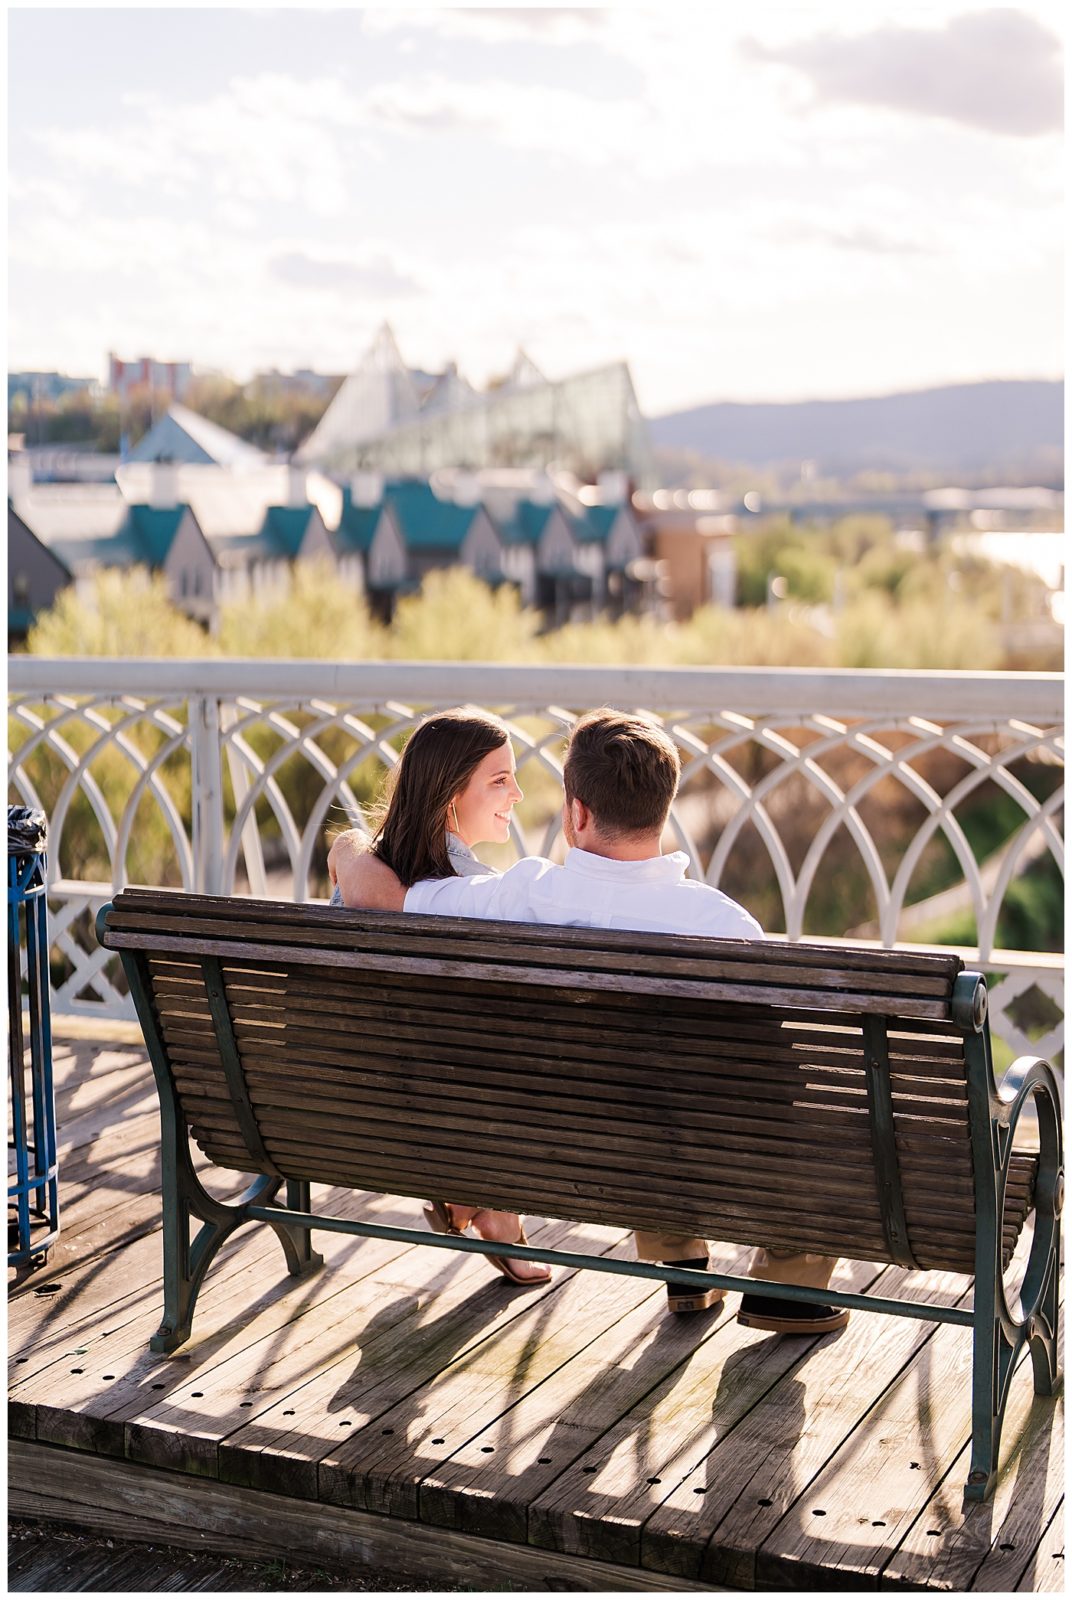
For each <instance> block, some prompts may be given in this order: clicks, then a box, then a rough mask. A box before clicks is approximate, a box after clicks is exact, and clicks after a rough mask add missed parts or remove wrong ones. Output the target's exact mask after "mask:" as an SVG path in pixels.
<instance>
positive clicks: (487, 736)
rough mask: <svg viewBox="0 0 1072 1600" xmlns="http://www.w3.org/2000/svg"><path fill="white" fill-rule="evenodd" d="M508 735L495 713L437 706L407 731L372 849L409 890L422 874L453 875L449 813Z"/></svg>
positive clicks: (507, 739) (388, 788) (432, 875)
mask: <svg viewBox="0 0 1072 1600" xmlns="http://www.w3.org/2000/svg"><path fill="white" fill-rule="evenodd" d="M509 740H510V734H509V730H508V729H507V727H506V725H505V724H504V723H502V722H500V721H499V719H498V717H492V716H489V715H488V714H487V713H485V712H479V711H461V710H458V711H439V712H436V714H435V715H434V716H431V717H426V718H425V720H424V721H423V722H422V723H420V724H419V725H418V727H417V728H416V729H415V731H414V732H413V733H412V734H411V736H410V739H409V742H408V744H407V745H406V748H405V749H404V750H403V752H402V755H401V757H400V758H399V761H398V764H397V765H396V766H395V767H394V768H393V770H392V772H391V775H390V777H389V779H388V787H387V798H386V802H385V807H384V810H383V812H382V814H381V817H380V819H379V822H378V826H376V827H375V830H374V833H373V850H374V851H375V853H376V855H378V856H379V858H380V860H381V861H385V862H386V863H387V865H388V866H389V867H390V868H391V870H392V871H393V872H395V873H397V875H398V878H399V880H400V881H401V882H402V883H403V884H404V885H405V887H406V888H407V889H408V888H409V887H410V886H411V885H412V884H414V883H419V882H420V880H421V879H422V878H452V877H455V876H456V874H455V871H454V868H453V867H452V866H451V863H450V857H449V856H448V854H447V827H448V819H447V812H448V810H449V809H450V803H451V801H452V800H453V799H454V796H455V795H456V794H457V793H458V792H459V790H461V789H464V788H465V786H466V784H467V783H468V782H469V779H470V778H471V777H472V775H473V773H474V772H475V771H476V769H477V767H478V766H479V765H480V763H481V762H482V761H483V759H484V757H485V756H487V755H490V754H491V752H492V751H493V750H500V749H501V748H502V746H503V745H504V744H508V743H509Z"/></svg>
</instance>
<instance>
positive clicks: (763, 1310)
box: [737, 1294, 849, 1333]
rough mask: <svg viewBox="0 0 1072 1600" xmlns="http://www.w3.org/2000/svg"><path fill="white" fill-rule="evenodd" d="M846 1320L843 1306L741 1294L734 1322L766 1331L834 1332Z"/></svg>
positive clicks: (847, 1317)
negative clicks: (815, 1304) (816, 1304)
mask: <svg viewBox="0 0 1072 1600" xmlns="http://www.w3.org/2000/svg"><path fill="white" fill-rule="evenodd" d="M848 1320H849V1312H848V1308H847V1307H844V1306H813V1305H809V1304H808V1302H807V1301H806V1300H778V1299H776V1298H775V1296H774V1295H765V1294H743V1295H742V1296H741V1308H740V1310H739V1311H738V1313H737V1321H738V1322H739V1323H740V1324H741V1326H742V1327H744V1328H759V1329H761V1330H762V1331H763V1332H765V1333H833V1332H834V1331H835V1329H837V1328H843V1327H844V1326H845V1324H846V1322H848Z"/></svg>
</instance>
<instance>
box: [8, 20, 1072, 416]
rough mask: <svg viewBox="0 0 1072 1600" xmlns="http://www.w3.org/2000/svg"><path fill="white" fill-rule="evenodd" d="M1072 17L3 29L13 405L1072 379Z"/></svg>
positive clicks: (650, 405)
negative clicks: (367, 356) (1065, 200)
mask: <svg viewBox="0 0 1072 1600" xmlns="http://www.w3.org/2000/svg"><path fill="white" fill-rule="evenodd" d="M1060 16H1061V11H1060V9H1059V8H1058V6H1057V5H1056V4H1052V3H1051V0H1029V3H1025V4H1023V5H1021V6H1019V7H1015V8H1012V7H1005V8H1001V9H990V10H985V9H982V8H980V7H972V6H971V5H970V4H964V3H961V4H953V3H949V0H928V3H926V4H919V3H917V4H908V5H899V6H896V7H894V6H893V5H887V4H884V3H880V0H874V3H868V4H867V5H865V6H860V5H859V4H856V5H849V4H846V3H845V0H828V3H815V4H811V5H808V6H804V7H802V6H789V5H773V4H772V5H762V6H755V5H753V4H748V5H745V4H743V3H741V4H737V5H726V6H721V7H717V8H715V7H709V8H704V9H701V8H697V7H692V6H666V7H662V8H660V9H659V10H658V11H655V10H649V9H646V8H645V9H640V8H632V7H630V8H624V7H611V8H606V9H599V8H584V7H575V8H569V7H530V8H526V9H523V10H510V9H508V8H503V7H479V8H478V7H468V8H447V7H438V8H425V9H423V10H419V11H399V10H395V9H393V8H392V9H390V10H377V9H372V10H365V11H362V12H357V11H352V10H348V9H347V10H329V9H320V10H299V9H290V10H283V11H275V10H268V9H265V8H261V7H251V8H248V9H246V10H238V9H214V8H204V9H192V8H191V9H186V10H156V9H153V10H149V9H142V8H128V9H110V10H97V9H78V10H73V9H51V8H50V9H45V8H34V9H32V10H31V9H30V8H15V9H12V10H11V12H10V22H9V62H10V67H9V79H10V82H9V125H10V137H9V165H10V171H9V319H8V320H9V367H10V368H11V369H15V370H58V371H65V372H70V373H73V374H79V375H87V376H88V375H93V376H95V377H100V378H103V376H104V372H105V367H106V359H107V352H108V350H114V351H116V352H117V353H118V354H120V355H121V356H124V357H126V358H128V359H131V358H135V357H138V356H141V355H143V354H147V355H152V356H154V357H156V358H157V359H160V360H164V361H167V360H191V361H193V362H194V363H195V365H197V366H201V367H207V368H217V369H220V370H223V371H226V372H229V373H231V374H232V375H234V376H235V377H237V378H239V379H245V378H248V377H250V376H251V375H252V374H253V372H254V371H256V370H263V369H267V368H271V367H277V368H280V369H282V370H285V371H289V370H294V369H296V368H314V369H317V370H319V371H322V372H335V373H343V372H349V371H350V370H352V369H353V367H354V366H355V365H356V363H357V361H358V359H359V357H360V356H361V355H362V353H363V352H364V350H365V348H366V347H367V345H368V344H369V343H370V341H371V340H372V338H373V336H374V334H375V331H376V329H377V327H378V326H379V325H380V323H382V322H383V321H384V320H389V321H390V323H391V325H392V327H393V328H394V330H395V333H396V334H397V337H398V341H399V345H400V347H401V349H402V352H403V354H404V356H405V358H406V360H407V361H408V362H410V363H411V364H412V365H414V366H419V367H423V368H426V369H428V370H438V369H441V368H442V367H444V366H445V365H446V364H447V363H448V362H449V361H451V360H455V361H457V363H458V364H459V367H460V368H461V370H462V371H463V372H464V373H465V375H466V376H468V377H469V378H470V379H472V380H473V381H474V382H476V383H478V384H481V385H482V384H484V383H486V382H487V381H488V380H489V379H490V378H493V377H495V376H496V375H497V374H501V373H502V372H504V371H505V370H506V369H507V368H508V367H509V365H510V363H511V361H512V358H513V355H514V352H515V350H516V348H517V346H518V345H523V346H524V347H525V349H526V350H527V351H528V352H529V354H530V355H531V357H532V358H533V359H534V360H535V361H536V363H537V364H538V365H539V366H540V368H541V369H542V370H543V371H545V372H546V373H547V375H548V376H549V377H551V378H560V377H563V376H565V375H566V374H568V373H573V372H578V371H582V370H585V369H587V368H593V367H597V366H600V365H602V364H604V363H605V362H609V361H614V360H622V359H624V360H627V361H629V363H630V365H631V368H632V371H633V376H634V380H635V383H636V388H637V393H638V397H639V400H640V403H641V406H642V408H643V410H644V411H645V412H646V413H647V414H648V415H652V416H655V415H659V414H662V413H665V412H668V411H673V410H677V409H684V408H686V407H689V406H692V405H696V404H701V403H703V402H707V401H716V400H774V401H777V400H798V399H813V398H832V397H845V396H856V395H861V396H862V395H877V394H884V393H890V392H895V391H900V390H909V389H917V388H925V387H931V386H935V385H941V384H945V383H956V382H971V381H976V380H981V379H988V378H1003V377H1005V378H1023V377H1041V378H1055V377H1059V376H1060V375H1061V361H1062V348H1063V347H1062V333H1061V316H1062V289H1063V258H1062V247H1063V238H1062V221H1063V219H1062V208H1061V202H1062V178H1063V173H1062V136H1061V115H1062V84H1063V79H1062V66H1061V37H1062V31H1063V30H1062V27H1061V22H1060V20H1059V19H1060Z"/></svg>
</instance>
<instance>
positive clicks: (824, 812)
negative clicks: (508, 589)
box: [9, 656, 1063, 1057]
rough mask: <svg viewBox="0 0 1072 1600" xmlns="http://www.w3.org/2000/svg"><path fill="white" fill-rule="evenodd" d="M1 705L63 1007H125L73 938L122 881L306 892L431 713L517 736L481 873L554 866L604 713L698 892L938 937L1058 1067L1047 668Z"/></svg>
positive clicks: (759, 910) (251, 667)
mask: <svg viewBox="0 0 1072 1600" xmlns="http://www.w3.org/2000/svg"><path fill="white" fill-rule="evenodd" d="M9 690H10V696H9V698H10V704H9V728H10V740H11V749H12V755H11V766H10V784H11V790H12V796H11V797H12V799H16V800H20V801H22V802H23V803H26V804H30V805H36V806H40V807H41V809H42V810H44V811H45V812H46V814H47V815H48V817H49V823H50V832H49V865H50V874H51V885H52V894H51V901H50V904H51V927H52V933H53V940H54V944H53V956H54V963H53V965H54V983H55V993H54V1000H53V1004H54V1006H55V1007H56V1008H58V1009H59V1010H61V1011H62V1010H67V1011H83V1012H90V1013H92V1014H95V1015H99V1016H100V1015H107V1016H120V1015H129V1014H131V1011H130V1008H129V1004H128V1002H127V1000H126V998H125V996H124V995H123V993H122V992H121V989H122V984H121V978H120V974H119V970H118V967H117V966H116V965H115V964H114V958H112V960H106V959H105V955H104V952H102V951H100V950H99V949H98V948H97V946H96V941H95V939H94V938H93V935H92V931H91V923H92V916H93V914H94V912H95V910H96V908H97V907H98V906H99V905H100V904H101V903H102V902H103V901H105V900H106V899H108V898H109V897H110V895H111V894H112V892H113V891H114V890H115V889H117V888H119V887H120V886H121V885H122V884H124V883H130V882H151V883H165V884H174V885H176V886H181V887H184V888H190V889H199V890H202V891H204V892H208V893H240V894H257V895H270V896H275V897H279V898H292V897H293V898H299V899H305V898H316V897H320V896H326V893H327V885H326V878H325V875H324V859H325V855H326V849H327V842H328V832H329V829H330V828H332V827H334V826H336V825H345V824H346V822H347V821H352V822H354V823H355V824H357V825H358V826H361V825H362V824H363V821H364V818H365V814H366V808H367V806H368V804H369V802H370V800H371V799H372V798H373V796H374V795H375V793H376V792H377V790H378V788H379V787H380V784H381V781H382V778H383V776H384V774H385V772H386V770H387V769H388V768H389V767H390V765H391V764H392V763H393V762H394V761H395V760H396V759H397V755H398V752H399V750H400V748H401V746H402V744H403V743H404V740H405V738H406V736H407V734H408V733H409V731H410V730H411V729H412V727H413V726H414V724H415V722H416V721H417V720H418V719H419V717H420V716H421V715H423V714H424V713H425V712H426V711H428V710H431V709H435V708H437V707H444V706H449V705H458V704H473V705H483V706H487V707H492V708H494V709H495V710H497V711H498V712H499V713H500V714H501V715H503V716H505V717H506V719H507V720H508V722H509V723H510V726H511V730H512V733H513V738H514V744H515V750H516V753H517V759H518V772H519V778H520V782H521V784H522V787H523V788H526V789H527V790H528V791H529V793H528V795H527V798H526V800H525V802H524V803H523V804H522V805H521V807H519V810H518V814H517V817H516V819H515V822H514V824H513V825H512V828H511V836H512V837H511V846H510V849H509V850H508V851H500V852H499V853H498V855H496V853H495V852H490V853H489V854H488V855H487V856H486V859H488V860H489V861H490V862H491V863H492V864H494V865H499V866H504V865H506V864H507V861H508V859H509V858H510V856H511V855H514V856H520V855H523V854H526V853H537V854H552V855H553V854H556V853H558V854H560V853H561V851H562V848H563V845H562V840H561V838H560V835H559V816H558V806H559V804H560V791H559V788H558V780H559V777H560V773H561V759H562V753H563V746H564V741H565V736H566V733H567V731H568V729H569V726H570V722H571V720H572V717H573V716H574V715H576V713H577V712H578V711H581V710H584V709H586V708H587V707H589V706H592V705H602V704H612V705H617V706H620V707H623V708H637V707H641V708H645V709H647V710H648V711H650V712H651V713H652V714H654V715H656V716H658V717H659V718H660V719H661V721H662V722H663V724H664V726H665V727H666V728H667V729H668V731H669V732H670V733H671V735H672V737H673V738H674V740H675V741H676V743H677V745H678V748H679V750H680V752H681V757H682V764H683V774H682V783H681V791H680V795H679V798H678V801H677V803H676V805H675V808H674V811H673V814H672V817H671V823H670V831H669V833H668V836H667V839H666V841H665V842H666V846H667V847H668V848H671V847H672V848H678V849H681V850H684V851H685V852H686V853H687V855H688V857H689V862H690V872H691V874H692V875H693V876H696V877H698V878H702V879H703V880H705V881H706V882H708V883H712V884H715V885H717V886H719V887H721V888H723V889H725V890H726V892H727V893H730V894H732V895H733V896H734V897H735V898H736V899H739V900H741V901H742V902H743V903H744V904H745V905H747V906H748V907H749V909H750V910H752V911H754V912H755V913H756V915H757V916H759V918H760V920H761V921H762V922H763V923H764V925H765V926H766V927H767V928H768V929H770V930H771V931H772V932H776V933H781V934H783V935H784V936H785V937H787V938H789V939H792V940H796V939H800V938H807V937H816V936H821V937H824V938H831V937H833V938H838V937H845V938H849V939H850V941H851V942H858V941H861V940H867V941H870V942H877V943H880V944H883V945H887V946H892V945H894V944H898V943H899V944H901V945H904V944H906V943H909V942H915V943H920V944H924V945H925V944H926V943H927V942H928V940H930V941H933V940H935V939H941V940H942V942H943V943H949V942H955V943H956V944H957V945H958V947H960V948H962V949H963V951H964V954H965V956H966V958H967V959H969V960H970V961H971V962H972V963H973V964H976V963H977V964H978V965H979V966H981V967H982V968H983V969H984V970H985V971H987V972H988V973H990V974H991V1000H992V1008H993V1022H994V1028H995V1032H996V1033H997V1034H998V1035H999V1036H1001V1037H1003V1038H1004V1039H1005V1040H1006V1042H1007V1043H1008V1045H1009V1047H1010V1048H1011V1049H1012V1050H1013V1051H1014V1052H1015V1053H1017V1054H1019V1053H1022V1052H1027V1051H1035V1052H1037V1053H1039V1054H1042V1055H1050V1056H1051V1057H1052V1055H1053V1054H1054V1053H1055V1052H1056V1051H1057V1050H1059V1049H1060V1047H1061V1040H1062V1037H1063V1034H1062V1018H1063V963H1062V959H1061V955H1060V952H1059V950H1058V949H1057V948H1055V947H1056V946H1057V945H1058V944H1059V942H1060V941H1059V939H1058V938H1056V937H1053V936H1052V935H1051V936H1050V937H1049V938H1047V937H1046V936H1045V929H1044V928H1043V927H1042V925H1041V922H1040V916H1039V915H1036V914H1035V913H1036V912H1037V911H1038V908H1039V907H1045V906H1046V905H1051V906H1052V903H1053V899H1054V896H1055V895H1057V896H1058V899H1059V888H1058V885H1059V882H1060V878H1061V874H1062V873H1063V847H1062V839H1061V832H1060V824H1061V807H1062V801H1063V786H1062V780H1063V741H1062V733H1063V723H1062V703H1061V685H1060V680H1059V678H1058V677H1057V676H1056V675H1054V674H1013V673H989V674H967V673H903V672H892V673H882V672H859V673H857V672H818V671H811V670H805V669H801V670H795V671H782V670H766V669H750V670H735V671H720V670H714V669H712V670H696V671H693V670H684V669H674V670H663V671H634V670H632V669H615V668H583V667H556V668H540V667H510V666H501V665H498V664H491V665H473V664H441V663H377V664H370V665H364V664H361V665H350V666H333V665H330V664H322V663H315V662H300V663H296V662H282V661H267V662H266V661H232V662H226V661H222V662H221V661H216V662H213V661H193V662H177V661H136V662H135V661H114V662H110V661H102V660H86V661H81V660H79V661H75V660H45V659H38V658H34V657H25V656H22V657H14V658H12V659H11V661H10V665H9ZM1049 925H1052V916H1051V918H1050V924H1049ZM1010 933H1011V934H1012V935H1014V937H1013V938H1012V939H1010ZM1040 944H1041V945H1043V946H1046V945H1047V944H1048V945H1049V946H1052V947H1051V948H1045V947H1044V948H1038V946H1039V945H1040Z"/></svg>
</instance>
